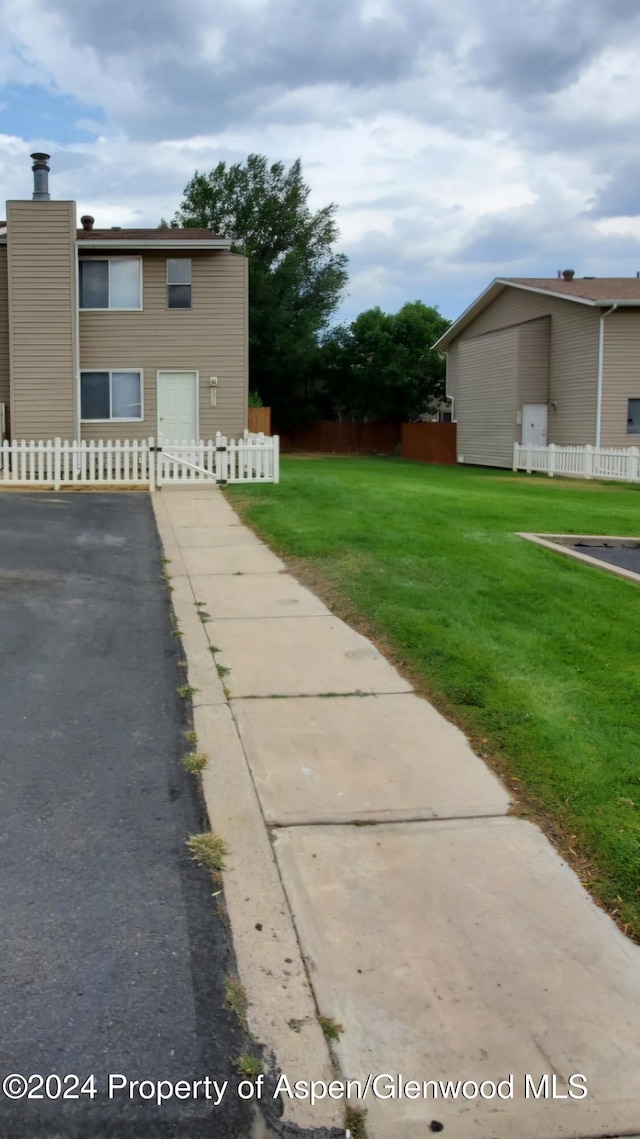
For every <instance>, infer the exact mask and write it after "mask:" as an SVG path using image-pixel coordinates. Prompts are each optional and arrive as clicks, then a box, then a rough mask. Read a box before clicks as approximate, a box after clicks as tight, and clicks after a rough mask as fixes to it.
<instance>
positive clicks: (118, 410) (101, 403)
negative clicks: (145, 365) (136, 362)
mask: <svg viewBox="0 0 640 1139" xmlns="http://www.w3.org/2000/svg"><path fill="white" fill-rule="evenodd" d="M80 418H81V419H82V420H83V421H85V422H94V423H95V422H96V421H97V422H108V421H110V420H112V419H120V420H122V419H133V420H136V419H137V420H140V419H142V373H141V372H137V371H134V370H131V369H126V370H124V371H118V372H116V371H114V372H81V373H80Z"/></svg>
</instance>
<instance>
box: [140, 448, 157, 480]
mask: <svg viewBox="0 0 640 1139" xmlns="http://www.w3.org/2000/svg"><path fill="white" fill-rule="evenodd" d="M154 446H155V444H154V442H153V438H149V440H148V441H147V448H148V450H147V465H148V470H147V471H145V470H144V469H143V472H142V473H143V475H146V476H147V477H148V479H149V491H150V492H151V493H152V494H153V491H154V490H155V489H156V453H155V451H154V449H153V448H154ZM143 454H144V452H143ZM144 481H145V482H146V481H147V478H145V480H144Z"/></svg>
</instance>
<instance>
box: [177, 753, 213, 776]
mask: <svg viewBox="0 0 640 1139" xmlns="http://www.w3.org/2000/svg"><path fill="white" fill-rule="evenodd" d="M208 762H209V761H208V758H207V756H206V755H205V754H204V752H202V751H190V752H189V753H188V755H183V756H182V759H181V760H180V763H181V764H182V766H183V767H186V769H187V771H190V772H191V774H192V775H200V773H201V772H202V771H204V769H205V767H206V766H207V763H208Z"/></svg>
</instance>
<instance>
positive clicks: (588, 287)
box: [433, 277, 640, 351]
mask: <svg viewBox="0 0 640 1139" xmlns="http://www.w3.org/2000/svg"><path fill="white" fill-rule="evenodd" d="M505 288H514V289H522V290H523V291H525V292H530V293H543V294H545V293H546V294H548V295H549V296H553V297H560V298H561V299H562V300H565V301H574V302H575V303H576V304H583V305H590V306H591V307H592V308H598V307H603V308H608V307H610V306H611V305H614V304H615V305H617V306H619V307H621V308H622V307H629V306H638V307H640V278H637V277H582V278H576V277H574V278H573V280H571V281H565V280H563V279H562V278H558V277H496V279H495V280H494V281H492V282H491V284H490V285H489V286H488V288H486V289H485V290H484V292H483V293H480V296H479V297H477V298H476V300H475V301H474V302H473V303H472V304H471V305H469V308H467V309H465V311H464V312H463V313H462V315H461V316H459V317H458V319H457V320H455V321H454V322H453V324H452V325H451V327H450V328H448V329H447V331H446V332H445V334H444V336H441V337H440V339H439V340H437V341H436V343H435V344H434V345H433V347H434V348H438V349H440V351H446V349H447V348H448V346H449V344H450V343H451V341H452V340H455V338H456V336H459V335H460V333H461V332H462V331H463V329H464V328H466V327H467V325H468V324H470V323H471V321H472V320H474V319H475V318H476V316H479V314H480V313H481V312H482V311H483V309H485V308H487V306H488V305H490V304H491V302H492V301H493V300H495V298H496V297H497V296H499V295H500V293H501V292H502V291H503V289H505Z"/></svg>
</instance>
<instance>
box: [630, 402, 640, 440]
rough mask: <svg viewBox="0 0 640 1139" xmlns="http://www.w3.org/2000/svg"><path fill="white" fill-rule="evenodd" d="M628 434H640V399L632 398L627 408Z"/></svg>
mask: <svg viewBox="0 0 640 1139" xmlns="http://www.w3.org/2000/svg"><path fill="white" fill-rule="evenodd" d="M627 435H640V399H630V400H629V403H628V409H627Z"/></svg>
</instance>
